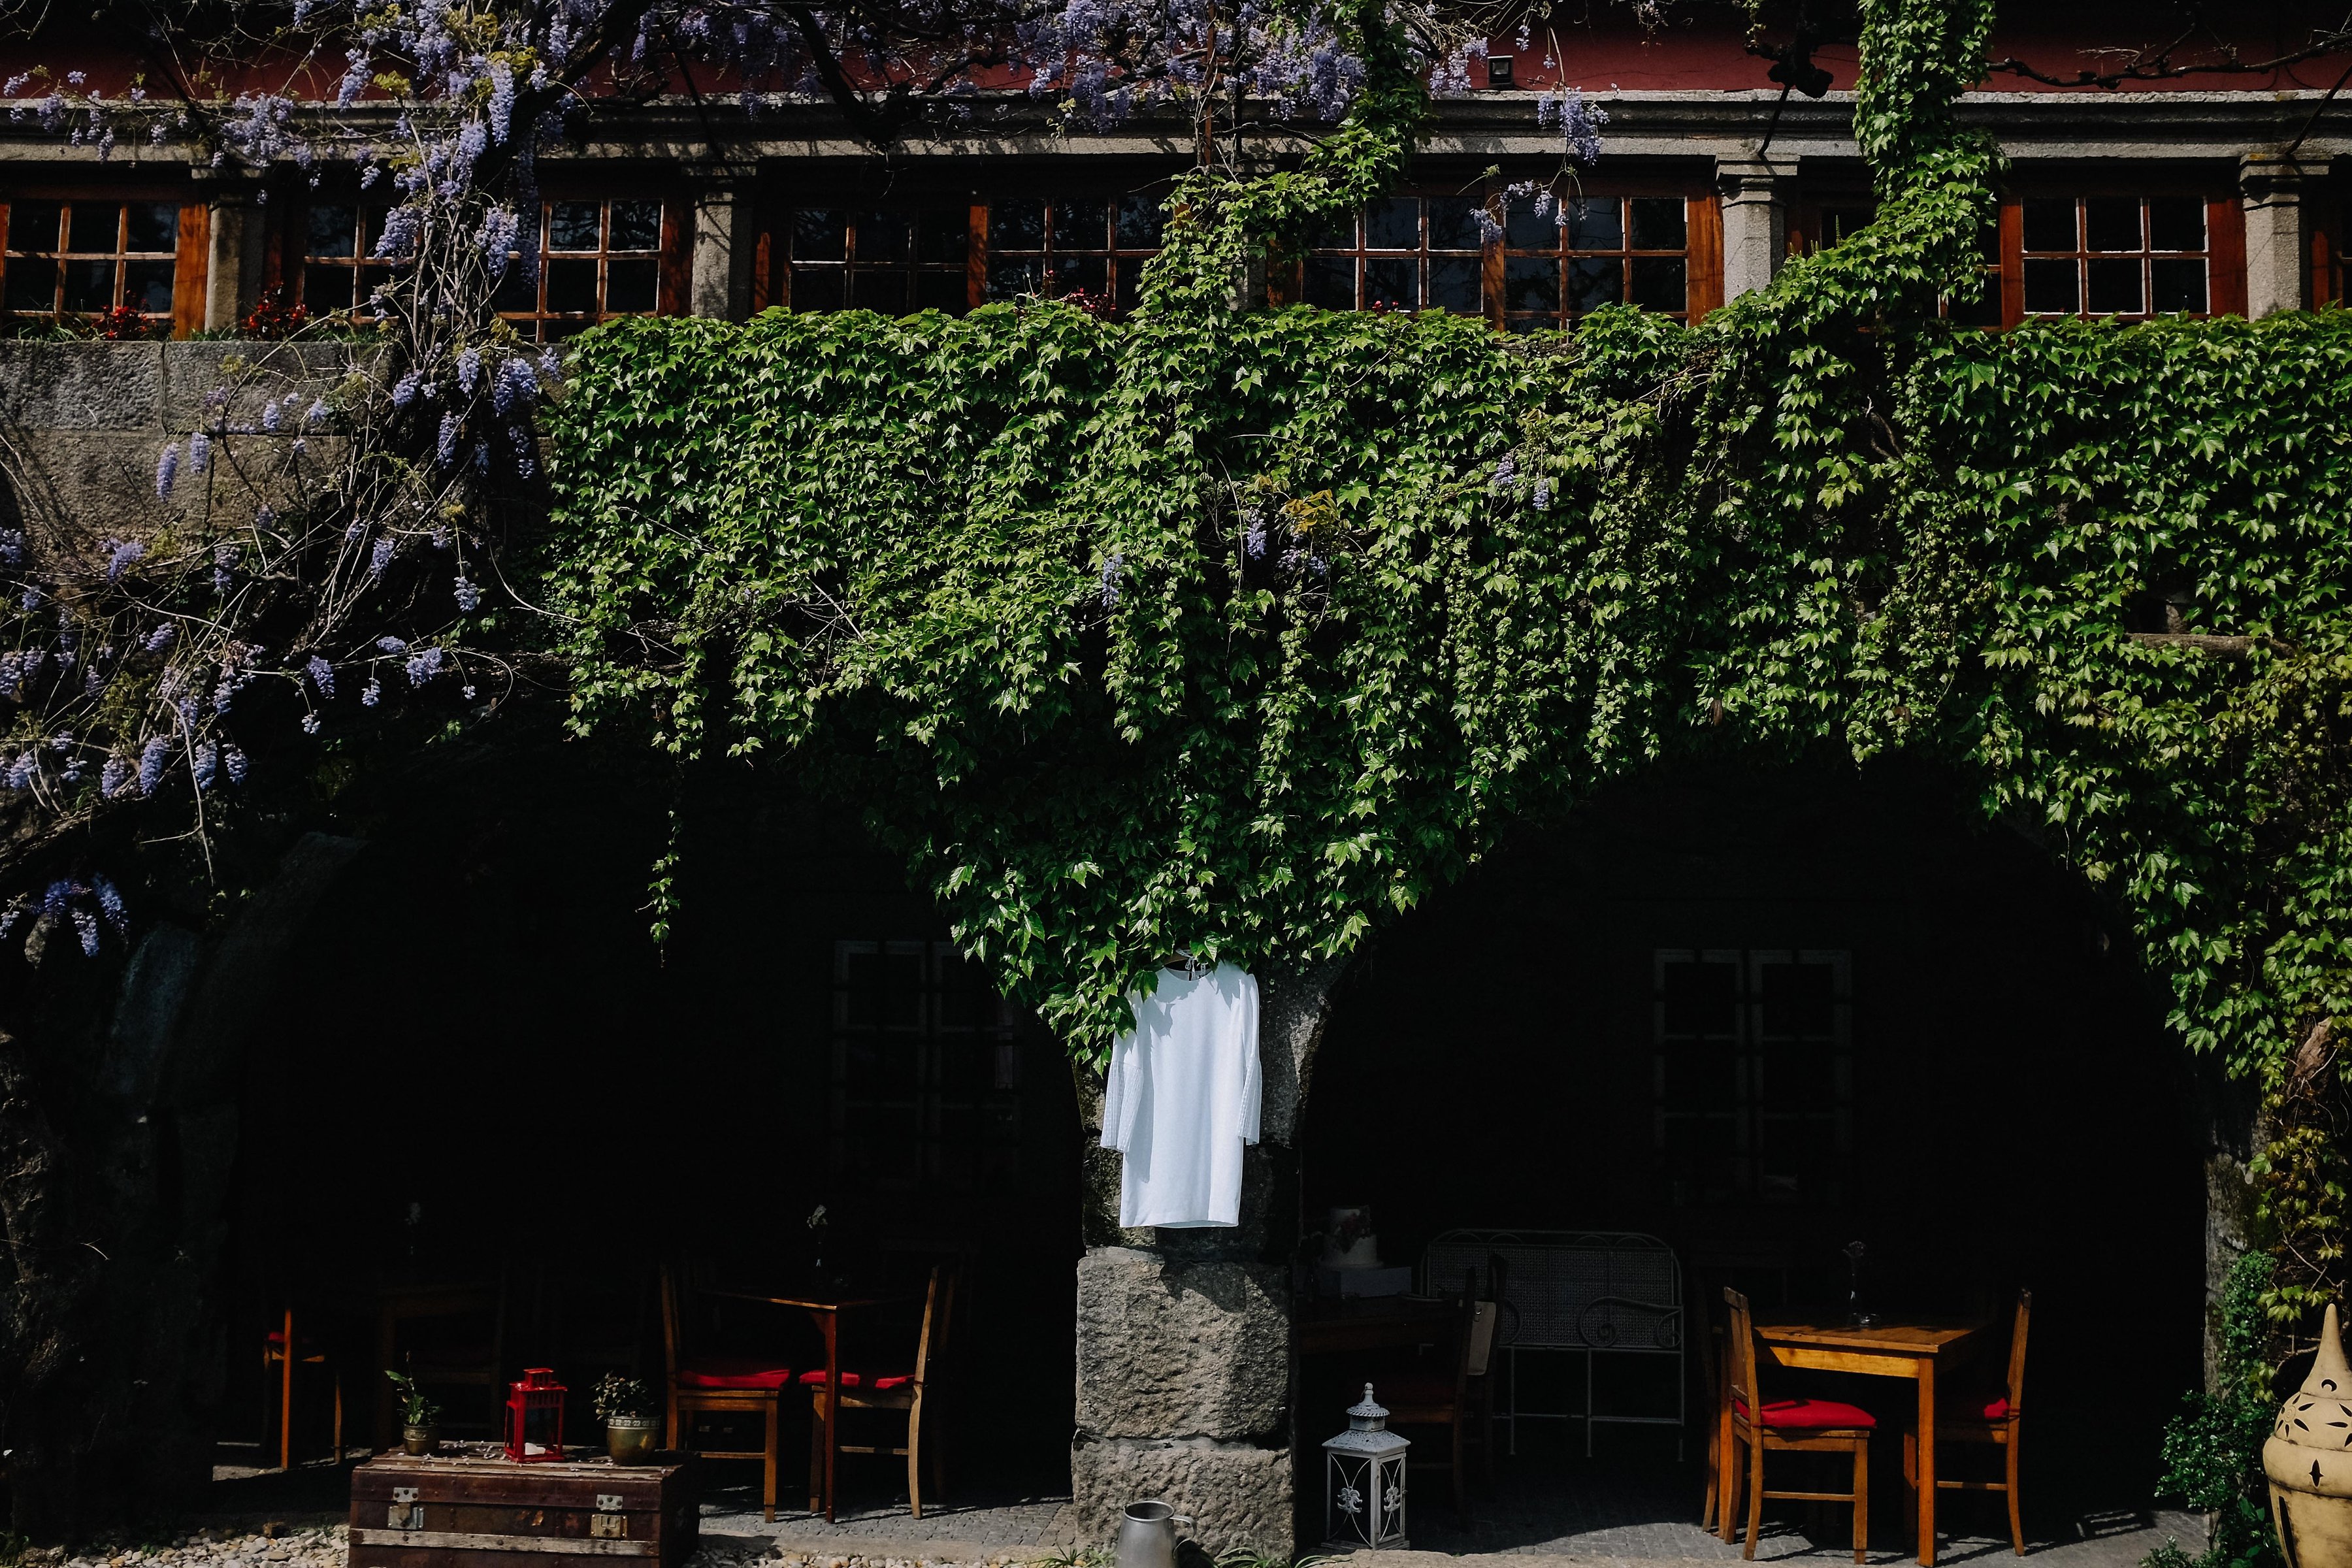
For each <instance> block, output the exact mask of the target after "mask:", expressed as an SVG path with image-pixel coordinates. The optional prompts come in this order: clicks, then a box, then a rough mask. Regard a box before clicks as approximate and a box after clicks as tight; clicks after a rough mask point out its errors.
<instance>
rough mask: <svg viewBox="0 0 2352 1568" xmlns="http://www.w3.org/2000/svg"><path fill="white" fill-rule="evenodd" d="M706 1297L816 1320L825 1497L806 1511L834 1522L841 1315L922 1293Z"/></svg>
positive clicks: (831, 1291)
mask: <svg viewBox="0 0 2352 1568" xmlns="http://www.w3.org/2000/svg"><path fill="white" fill-rule="evenodd" d="M703 1294H705V1295H708V1296H719V1297H724V1298H726V1299H727V1300H734V1301H763V1302H765V1303H767V1304H768V1305H769V1306H771V1307H798V1308H800V1309H801V1310H803V1311H805V1312H806V1313H808V1315H809V1316H810V1317H812V1318H814V1319H815V1320H816V1326H817V1332H818V1333H820V1334H822V1335H823V1336H824V1410H825V1415H824V1497H823V1498H822V1499H818V1498H814V1497H813V1498H811V1499H809V1511H810V1512H811V1513H814V1512H815V1511H816V1510H817V1509H818V1507H819V1506H820V1505H822V1506H823V1508H824V1518H825V1522H826V1523H828V1524H830V1523H832V1522H833V1510H834V1484H833V1478H834V1470H835V1467H836V1465H837V1464H838V1463H839V1461H840V1458H841V1432H840V1422H841V1315H842V1314H843V1313H844V1312H854V1311H857V1310H861V1309H863V1308H867V1307H887V1306H897V1305H898V1304H900V1303H903V1302H907V1301H919V1300H922V1299H923V1295H924V1292H922V1291H921V1290H911V1289H910V1290H854V1289H846V1288H837V1289H836V1288H818V1287H811V1288H807V1289H794V1290H793V1291H790V1292H789V1293H779V1294H775V1295H770V1294H767V1293H765V1292H763V1291H758V1290H707V1291H704V1292H703Z"/></svg>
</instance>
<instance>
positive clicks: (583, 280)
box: [547, 260, 596, 313]
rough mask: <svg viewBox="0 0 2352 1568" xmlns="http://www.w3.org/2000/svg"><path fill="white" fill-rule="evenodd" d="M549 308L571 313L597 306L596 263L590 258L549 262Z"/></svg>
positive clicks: (592, 308)
mask: <svg viewBox="0 0 2352 1568" xmlns="http://www.w3.org/2000/svg"><path fill="white" fill-rule="evenodd" d="M547 308H548V309H549V310H553V311H557V312H561V313H570V312H572V311H575V310H594V309H595V308H596V264H595V263H594V262H593V261H589V260H577V261H550V262H548V263H547Z"/></svg>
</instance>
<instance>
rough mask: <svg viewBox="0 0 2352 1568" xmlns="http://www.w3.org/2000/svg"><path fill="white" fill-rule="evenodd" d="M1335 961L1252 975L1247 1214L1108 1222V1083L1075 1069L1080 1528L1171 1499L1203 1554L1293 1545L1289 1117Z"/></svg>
mask: <svg viewBox="0 0 2352 1568" xmlns="http://www.w3.org/2000/svg"><path fill="white" fill-rule="evenodd" d="M1342 967H1343V965H1342V964H1341V963H1325V964H1321V965H1318V966H1315V967H1313V968H1310V969H1307V970H1304V971H1287V972H1270V973H1266V974H1262V975H1260V976H1259V1013H1260V1033H1259V1042H1258V1045H1259V1056H1260V1061H1261V1064H1262V1067H1263V1069H1264V1074H1265V1100H1264V1109H1263V1113H1262V1115H1261V1117H1260V1121H1261V1132H1260V1136H1261V1138H1262V1142H1261V1143H1260V1144H1259V1146H1258V1147H1256V1148H1255V1149H1251V1150H1249V1151H1248V1152H1247V1160H1246V1163H1245V1165H1244V1184H1243V1195H1242V1214H1241V1224H1240V1225H1239V1226H1235V1227H1234V1228H1233V1229H1230V1230H1136V1231H1122V1230H1120V1229H1119V1228H1118V1160H1119V1156H1118V1154H1116V1153H1114V1152H1111V1151H1108V1150H1106V1149H1103V1148H1101V1147H1100V1146H1099V1139H1100V1135H1101V1130H1102V1080H1101V1078H1100V1075H1098V1074H1097V1073H1094V1072H1092V1071H1091V1070H1082V1071H1081V1074H1080V1081H1079V1096H1078V1100H1079V1108H1080V1114H1081V1116H1082V1117H1083V1119H1084V1121H1085V1123H1086V1137H1087V1173H1086V1193H1087V1197H1086V1202H1087V1215H1086V1216H1085V1218H1086V1239H1087V1252H1086V1256H1085V1257H1084V1258H1081V1259H1080V1260H1079V1262H1078V1271H1077V1311H1078V1344H1077V1352H1078V1353H1077V1406H1076V1436H1075V1438H1074V1439H1073V1440H1072V1442H1071V1446H1070V1484H1071V1488H1072V1490H1073V1493H1074V1495H1075V1497H1076V1503H1077V1508H1078V1511H1079V1515H1080V1530H1081V1532H1082V1535H1083V1537H1084V1538H1085V1539H1087V1540H1089V1541H1094V1540H1101V1539H1106V1538H1108V1536H1109V1535H1110V1534H1111V1532H1112V1531H1115V1530H1116V1529H1117V1528H1118V1511H1119V1510H1120V1509H1121V1508H1122V1507H1124V1506H1125V1505H1126V1504H1128V1503H1129V1502H1133V1501H1137V1500H1141V1499H1146V1498H1160V1499H1164V1500H1167V1501H1169V1502H1172V1503H1174V1504H1175V1505H1176V1510H1177V1511H1178V1512H1179V1513H1182V1514H1188V1515H1190V1516H1191V1517H1192V1520H1193V1525H1192V1531H1191V1533H1192V1535H1193V1536H1194V1537H1196V1538H1197V1539H1198V1540H1200V1541H1201V1542H1202V1543H1203V1544H1205V1545H1206V1546H1208V1547H1209V1548H1210V1549H1211V1550H1212V1551H1213V1552H1223V1551H1226V1550H1229V1549H1232V1548H1234V1547H1246V1548H1248V1549H1250V1550H1252V1551H1254V1552H1261V1553H1264V1554H1265V1555H1267V1556H1271V1557H1279V1558H1285V1559H1286V1558H1288V1557H1289V1556H1291V1555H1292V1554H1293V1552H1294V1550H1295V1548H1296V1542H1295V1541H1294V1539H1293V1537H1294V1530H1293V1518H1294V1513H1295V1504H1294V1501H1293V1496H1294V1493H1293V1487H1294V1482H1293V1475H1292V1470H1293V1459H1292V1455H1293V1450H1294V1447H1295V1446H1296V1443H1297V1432H1296V1431H1295V1429H1294V1428H1295V1423H1294V1418H1293V1411H1292V1407H1291V1390H1292V1387H1293V1383H1294V1373H1295V1370H1296V1368H1295V1366H1294V1363H1293V1359H1292V1356H1291V1346H1290V1305H1291V1290H1290V1264H1291V1255H1292V1253H1293V1251H1294V1250H1295V1248H1296V1246H1297V1232H1298V1163H1297V1154H1296V1152H1295V1151H1296V1149H1297V1132H1298V1113H1299V1110H1300V1106H1301V1103H1302V1099H1303V1089H1304V1087H1305V1084H1306V1081H1307V1069H1308V1068H1309V1065H1310V1063H1311V1060H1312V1058H1313V1055H1314V1051H1315V1047H1316V1045H1317V1043H1318V1041H1319V1040H1320V1038H1321V1036H1322V1030H1323V1020H1324V1016H1325V1015H1326V1013H1327V1011H1328V1004H1329V997H1330V988H1331V985H1332V984H1333V983H1334V982H1336V981H1337V980H1338V978H1339V973H1340V970H1341V968H1342Z"/></svg>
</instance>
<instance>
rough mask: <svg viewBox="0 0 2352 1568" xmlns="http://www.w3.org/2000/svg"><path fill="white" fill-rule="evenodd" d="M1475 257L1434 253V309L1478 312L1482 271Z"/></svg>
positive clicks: (1431, 270)
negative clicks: (1436, 254)
mask: <svg viewBox="0 0 2352 1568" xmlns="http://www.w3.org/2000/svg"><path fill="white" fill-rule="evenodd" d="M1482 270H1483V268H1482V267H1481V265H1480V262H1479V259H1478V258H1476V257H1475V256H1435V257H1432V258H1430V262H1429V305H1430V309H1432V310H1461V311H1465V312H1467V313H1469V314H1472V315H1475V314H1476V313H1477V310H1478V308H1479V298H1478V296H1479V282H1480V278H1479V274H1480V272H1481V271H1482Z"/></svg>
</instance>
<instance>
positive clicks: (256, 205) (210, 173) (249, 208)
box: [194, 168, 269, 331]
mask: <svg viewBox="0 0 2352 1568" xmlns="http://www.w3.org/2000/svg"><path fill="white" fill-rule="evenodd" d="M194 175H195V183H196V195H197V197H198V199H200V200H201V201H203V203H204V204H205V330H206V331H221V330H223V329H225V328H228V327H234V326H236V324H237V323H238V322H240V321H244V320H245V318H246V316H247V313H248V312H250V311H251V310H252V309H253V308H254V306H256V305H257V304H259V303H260V302H261V273H262V268H263V267H264V266H265V265H266V241H267V239H268V216H269V209H268V207H267V206H266V205H264V204H263V201H262V186H261V182H260V181H259V180H258V179H257V178H255V177H254V176H253V175H252V174H249V173H247V172H246V171H243V170H237V171H234V172H226V171H216V170H212V169H201V168H200V169H197V170H195V171H194Z"/></svg>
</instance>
